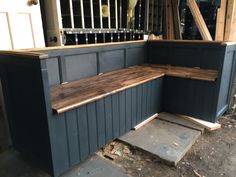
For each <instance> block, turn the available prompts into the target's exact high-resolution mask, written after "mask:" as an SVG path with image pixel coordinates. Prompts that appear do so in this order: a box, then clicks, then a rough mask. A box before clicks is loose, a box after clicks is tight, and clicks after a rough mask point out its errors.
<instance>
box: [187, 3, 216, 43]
mask: <svg viewBox="0 0 236 177" xmlns="http://www.w3.org/2000/svg"><path fill="white" fill-rule="evenodd" d="M187 4H188V6H189V9H190V11H191V13H192V15H193V18H194V21H195V23H196V25H197V27H198V30H199V32H200V34H201V36H202V39H203V40H207V41H212V37H211V34H210V32H209V30H208V28H207V25H206V23H205V21H204V19H203V17H202V14H201V12H200V10H199V8H198V5H197V3H196V1H195V0H187Z"/></svg>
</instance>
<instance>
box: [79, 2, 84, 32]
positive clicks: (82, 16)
mask: <svg viewBox="0 0 236 177" xmlns="http://www.w3.org/2000/svg"><path fill="white" fill-rule="evenodd" d="M80 10H81V21H82V28H85V24H84V1H83V0H80Z"/></svg>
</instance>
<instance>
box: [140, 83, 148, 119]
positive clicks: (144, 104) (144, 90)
mask: <svg viewBox="0 0 236 177" xmlns="http://www.w3.org/2000/svg"><path fill="white" fill-rule="evenodd" d="M146 113H147V87H146V85H145V84H143V85H142V120H141V121H143V120H144V119H145V118H146V117H147V116H146Z"/></svg>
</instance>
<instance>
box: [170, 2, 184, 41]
mask: <svg viewBox="0 0 236 177" xmlns="http://www.w3.org/2000/svg"><path fill="white" fill-rule="evenodd" d="M172 11H173V23H174V33H175V39H182V35H181V26H180V16H179V6H178V2H177V0H172Z"/></svg>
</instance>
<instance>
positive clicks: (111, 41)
mask: <svg viewBox="0 0 236 177" xmlns="http://www.w3.org/2000/svg"><path fill="white" fill-rule="evenodd" d="M111 42H113V33H111Z"/></svg>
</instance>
